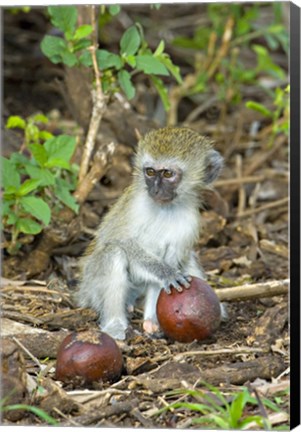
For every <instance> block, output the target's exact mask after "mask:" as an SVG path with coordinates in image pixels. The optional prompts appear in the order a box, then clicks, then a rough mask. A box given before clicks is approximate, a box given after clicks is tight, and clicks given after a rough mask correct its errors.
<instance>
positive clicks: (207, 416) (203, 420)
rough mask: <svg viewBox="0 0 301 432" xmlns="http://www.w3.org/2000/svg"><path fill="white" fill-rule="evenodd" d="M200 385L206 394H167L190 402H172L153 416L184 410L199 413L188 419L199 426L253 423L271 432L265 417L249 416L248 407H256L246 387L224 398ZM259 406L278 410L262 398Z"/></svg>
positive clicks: (240, 426)
mask: <svg viewBox="0 0 301 432" xmlns="http://www.w3.org/2000/svg"><path fill="white" fill-rule="evenodd" d="M204 386H205V387H206V388H207V391H206V390H204V391H202V390H199V389H197V390H196V389H193V390H192V389H183V390H176V391H173V392H170V393H169V395H170V396H173V397H174V396H175V395H178V396H179V395H180V397H181V398H182V397H183V396H185V397H188V398H189V399H190V400H189V401H178V402H173V403H171V404H169V405H168V406H166V407H164V408H162V409H161V410H159V412H158V413H157V414H162V413H163V412H164V411H167V410H172V412H173V413H174V414H176V412H177V410H183V409H184V410H189V411H192V412H194V413H199V414H200V416H199V417H198V416H196V417H192V419H191V422H192V424H193V425H202V426H204V427H206V428H215V427H218V428H220V429H225V430H229V429H246V428H247V427H248V426H249V425H251V424H252V425H253V424H255V425H257V426H259V427H261V428H265V429H271V424H270V422H269V420H268V418H266V417H263V416H262V415H257V414H251V415H250V414H249V413H250V411H251V408H252V407H256V406H258V400H257V399H256V398H255V397H253V396H251V394H250V392H249V389H248V388H246V387H241V391H239V392H237V393H233V394H230V395H229V394H228V395H227V396H225V395H224V394H223V393H222V392H221V391H220V390H219V389H218V388H217V387H214V386H212V385H209V384H205V383H204ZM208 390H209V391H208ZM261 403H262V404H263V406H265V407H267V408H269V409H271V410H272V411H274V412H280V411H281V409H280V408H279V407H278V406H277V405H276V404H275V403H273V402H272V401H270V400H269V399H267V398H262V399H261Z"/></svg>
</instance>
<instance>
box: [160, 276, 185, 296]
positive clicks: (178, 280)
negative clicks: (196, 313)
mask: <svg viewBox="0 0 301 432" xmlns="http://www.w3.org/2000/svg"><path fill="white" fill-rule="evenodd" d="M191 279H192V278H191V276H189V275H187V274H182V273H181V272H180V271H177V272H175V273H174V274H172V275H169V277H167V278H166V280H165V281H164V284H163V286H162V288H163V289H164V291H166V292H167V294H170V293H171V288H175V289H176V290H177V291H179V292H181V291H183V288H189V287H190V282H191Z"/></svg>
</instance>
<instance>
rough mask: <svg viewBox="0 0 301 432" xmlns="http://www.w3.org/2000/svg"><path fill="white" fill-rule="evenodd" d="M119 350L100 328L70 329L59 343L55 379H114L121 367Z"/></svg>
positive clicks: (89, 380) (116, 377)
mask: <svg viewBox="0 0 301 432" xmlns="http://www.w3.org/2000/svg"><path fill="white" fill-rule="evenodd" d="M122 365H123V361H122V354H121V351H120V349H119V347H118V345H117V343H116V342H115V340H114V339H112V338H111V336H109V335H107V334H106V333H102V332H101V331H96V330H88V331H83V332H79V333H77V332H73V333H71V334H69V335H68V336H67V337H66V338H65V339H64V340H63V342H62V343H61V345H60V348H59V350H58V354H57V361H56V379H58V380H60V381H69V380H71V379H73V378H75V377H82V378H84V380H85V381H86V382H89V383H90V382H93V381H116V380H117V379H118V378H119V377H120V375H121V371H122Z"/></svg>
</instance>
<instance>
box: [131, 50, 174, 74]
mask: <svg viewBox="0 0 301 432" xmlns="http://www.w3.org/2000/svg"><path fill="white" fill-rule="evenodd" d="M136 67H137V69H139V70H142V71H143V72H144V73H146V74H154V75H169V72H168V70H167V68H166V67H165V66H164V64H163V63H161V61H160V60H159V59H158V58H157V57H154V56H152V55H148V54H146V55H138V56H137V57H136Z"/></svg>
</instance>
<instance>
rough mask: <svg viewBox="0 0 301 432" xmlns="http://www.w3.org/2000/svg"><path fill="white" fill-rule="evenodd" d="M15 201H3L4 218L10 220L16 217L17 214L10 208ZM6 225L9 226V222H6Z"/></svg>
mask: <svg viewBox="0 0 301 432" xmlns="http://www.w3.org/2000/svg"><path fill="white" fill-rule="evenodd" d="M14 202H15V201H14V200H11V201H8V200H7V201H2V205H1V213H2V217H4V216H8V217H9V218H12V219H13V217H14V216H15V213H13V210H12V209H11V208H10V206H11V205H13V204H14ZM6 223H7V224H8V220H7V221H6ZM14 223H15V221H14V222H12V223H10V224H9V225H13V224H14Z"/></svg>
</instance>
